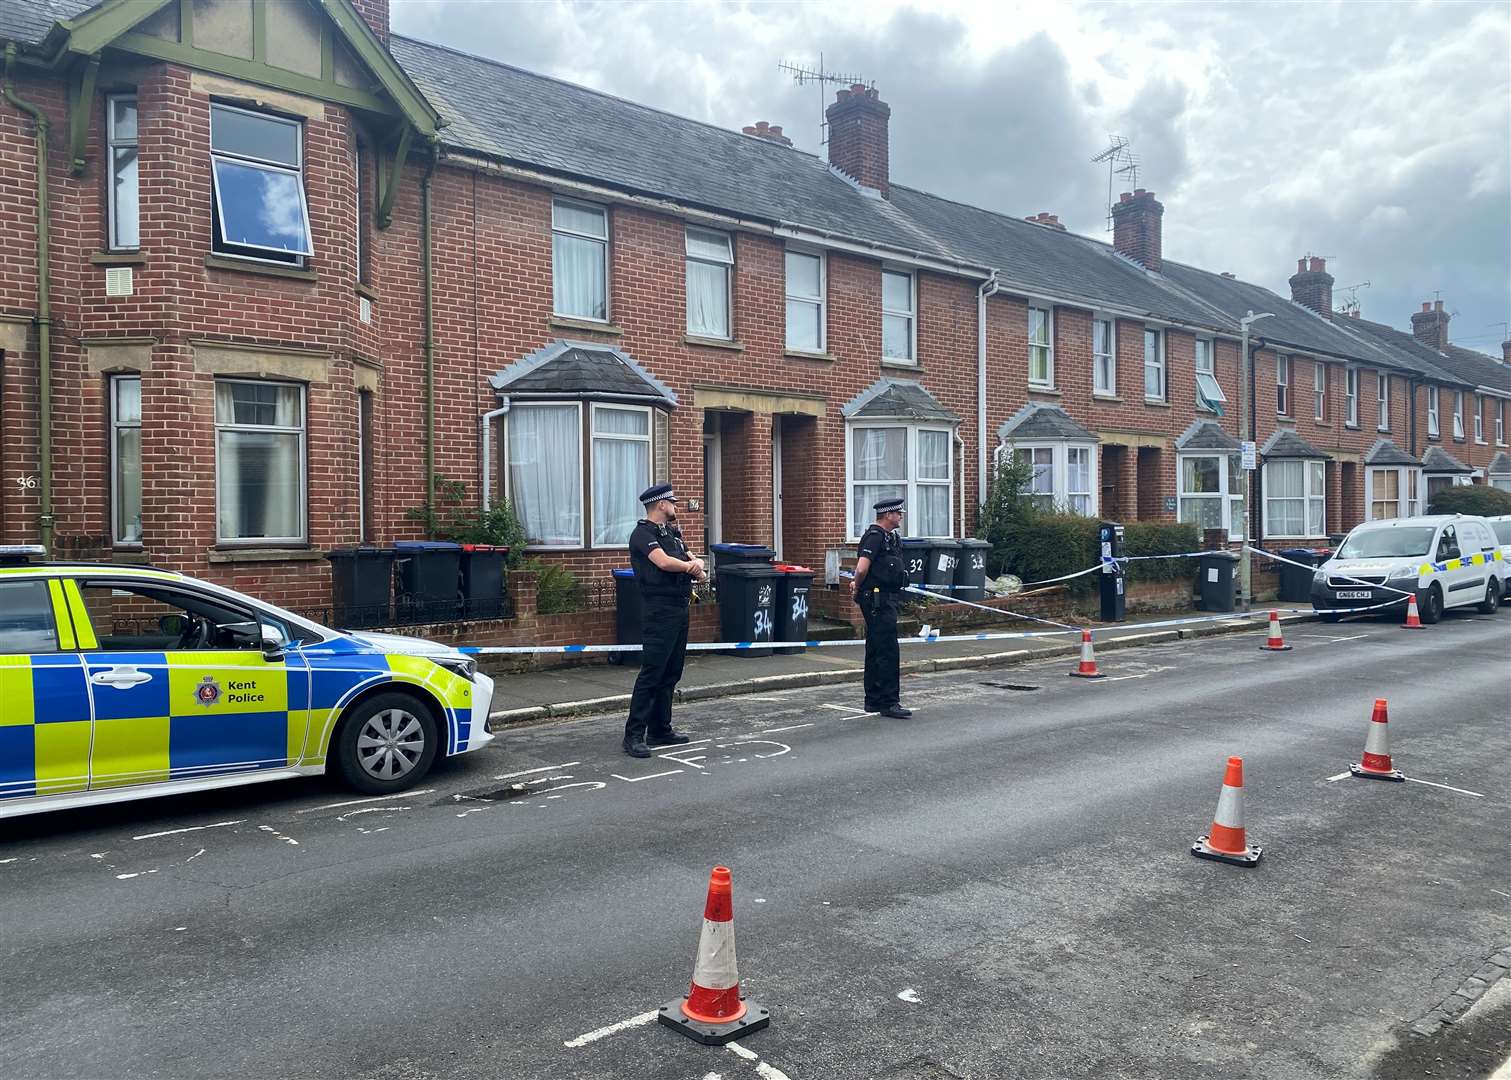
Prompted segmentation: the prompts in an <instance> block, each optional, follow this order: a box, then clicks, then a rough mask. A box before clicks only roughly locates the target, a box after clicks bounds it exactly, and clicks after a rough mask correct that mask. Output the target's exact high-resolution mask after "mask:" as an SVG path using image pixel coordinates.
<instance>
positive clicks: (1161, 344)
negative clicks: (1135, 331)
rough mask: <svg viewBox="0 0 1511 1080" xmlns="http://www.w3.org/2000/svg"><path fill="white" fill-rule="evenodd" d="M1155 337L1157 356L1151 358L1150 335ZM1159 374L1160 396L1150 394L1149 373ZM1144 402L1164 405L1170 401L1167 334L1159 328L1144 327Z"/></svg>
mask: <svg viewBox="0 0 1511 1080" xmlns="http://www.w3.org/2000/svg"><path fill="white" fill-rule="evenodd" d="M1150 334H1153V335H1154V352H1155V356H1154V358H1153V359H1152V360H1151V359H1150V358H1149V335H1150ZM1151 370H1153V371H1157V372H1159V391H1160V392H1159V396H1157V397H1156V396H1155V395H1153V394H1151V393H1149V372H1150V371H1151ZM1144 400H1145V401H1157V402H1160V403H1161V404H1163V403H1164V402H1166V401H1169V400H1170V380H1169V378H1168V377H1167V370H1166V364H1165V332H1164V330H1162V329H1160V328H1159V327H1157V326H1146V327H1144Z"/></svg>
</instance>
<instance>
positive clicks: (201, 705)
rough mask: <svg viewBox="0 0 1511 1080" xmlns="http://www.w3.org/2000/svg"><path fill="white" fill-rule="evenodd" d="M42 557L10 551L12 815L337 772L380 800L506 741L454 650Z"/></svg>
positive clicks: (5, 736)
mask: <svg viewBox="0 0 1511 1080" xmlns="http://www.w3.org/2000/svg"><path fill="white" fill-rule="evenodd" d="M40 554H41V549H40V548H30V547H28V548H0V818H4V817H10V816H14V815H17V814H27V813H34V812H37V811H41V810H54V809H63V808H67V807H77V806H87V805H92V804H97V803H110V802H120V801H123V800H127V799H141V798H147V797H149V796H152V795H170V794H176V793H181V792H187V791H204V790H207V789H211V788H221V787H231V786H234V785H237V784H250V783H257V782H259V781H265V780H281V779H286V778H290V777H295V776H312V775H318V774H321V773H324V772H326V771H332V772H335V773H337V774H339V775H340V776H341V778H342V779H343V780H345V781H346V782H347V783H348V784H350V785H351V786H352V787H354V788H356V789H357V790H359V791H362V792H366V793H368V794H375V795H383V794H388V793H390V792H397V791H402V790H404V789H405V788H407V787H409V786H411V785H413V784H414V783H416V782H417V781H419V780H420V778H421V777H423V776H424V775H425V773H426V772H427V771H428V770H429V769H430V767H431V765H432V764H433V763H434V761H435V759H436V758H437V757H440V756H445V755H452V754H461V753H466V752H468V751H472V750H477V749H480V748H481V747H483V746H486V745H487V744H488V743H489V742H490V741H491V740H492V738H493V736H492V735H491V734H490V733H489V732H488V727H487V717H488V706H489V704H490V703H491V701H492V698H493V680H491V679H489V678H488V677H487V676H486V675H483V674H480V673H479V672H478V671H477V665H476V663H475V661H473V660H472V659H471V658H470V657H467V656H464V655H462V654H461V653H459V652H457V651H456V650H454V649H451V648H448V647H446V646H444V645H440V644H437V643H435V642H431V641H425V640H422V639H418V638H407V637H398V636H394V635H388V634H369V633H345V632H341V631H336V630H330V629H327V628H326V627H323V626H320V625H318V624H315V623H312V622H310V621H308V620H307V619H302V618H300V617H298V616H297V615H294V614H293V613H292V612H288V611H283V610H281V609H280V608H276V607H273V606H272V605H269V604H265V603H262V602H260V601H258V600H254V599H252V598H251V597H249V596H245V595H243V594H242V593H239V592H235V591H233V590H231V589H226V588H223V587H221V586H219V585H214V584H211V583H209V582H206V581H198V580H195V579H193V578H190V577H186V576H185V575H182V574H177V573H172V572H169V571H165V570H156V569H150V568H147V567H130V566H115V565H91V564H82V563H81V564H64V563H45V562H36V561H32V560H33V559H35V558H36V557H37V556H38V555H40Z"/></svg>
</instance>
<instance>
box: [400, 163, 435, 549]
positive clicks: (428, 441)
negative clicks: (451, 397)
mask: <svg viewBox="0 0 1511 1080" xmlns="http://www.w3.org/2000/svg"><path fill="white" fill-rule="evenodd" d="M437 157H438V154H437V152H436V145H435V143H434V142H432V143H431V146H430V161H429V162H428V163H427V164H426V166H425V173H424V175H423V176H421V177H420V277H421V279H422V282H423V291H424V305H425V520H426V521H427V522H428V523H430V524H431V525H432V526H433V525H434V522H435V513H436V509H435V275H434V271H433V269H432V266H431V254H432V253H431V222H430V180H431V177H433V176H434V175H435V165H436V160H437ZM403 167H404V162H402V161H397V162H394V168H395V169H402V168H403ZM427 531H428V530H427ZM432 539H433V537H432Z"/></svg>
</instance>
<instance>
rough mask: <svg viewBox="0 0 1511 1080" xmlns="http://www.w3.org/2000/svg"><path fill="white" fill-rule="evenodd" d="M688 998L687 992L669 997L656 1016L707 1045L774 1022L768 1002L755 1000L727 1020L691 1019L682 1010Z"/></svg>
mask: <svg viewBox="0 0 1511 1080" xmlns="http://www.w3.org/2000/svg"><path fill="white" fill-rule="evenodd" d="M741 1000H744V999H743V998H742V999H741ZM686 1001H687V996H686V995H683V996H682V997H679V998H673V999H672V1000H671V1001H668V1002H667V1003H666V1004H665V1005H663V1006H661V1008H660V1009H658V1010H657V1012H656V1020H657V1021H658V1022H660V1023H662V1024H665V1025H666V1026H667V1027H669V1028H671V1029H673V1030H674V1031H680V1032H682V1034H684V1035H686V1036H687V1037H688V1038H689V1039H692V1040H693V1041H694V1042H700V1043H702V1044H703V1045H704V1046H723V1045H724V1044H725V1043H727V1042H733V1041H734V1040H735V1039H741V1038H744V1037H745V1036H746V1035H749V1034H750V1033H751V1032H752V1031H760V1030H761V1029H762V1028H765V1027H770V1026H771V1013H770V1012H769V1011H768V1010H767V1009H766V1007H765V1006H764V1005H757V1004H756V1003H755V1002H753V1001H747V1002H745V1015H744V1016H742V1017H740V1019H738V1020H735V1021H732V1022H730V1023H727V1024H705V1023H703V1022H702V1021H700V1020H691V1019H689V1018H688V1017H687V1015H686V1014H685V1013H684V1012H683V1011H682V1006H683V1004H684V1003H685V1002H686Z"/></svg>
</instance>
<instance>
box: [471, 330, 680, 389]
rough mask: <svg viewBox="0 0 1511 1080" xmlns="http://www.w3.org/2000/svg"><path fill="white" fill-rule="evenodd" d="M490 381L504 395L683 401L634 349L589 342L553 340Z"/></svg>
mask: <svg viewBox="0 0 1511 1080" xmlns="http://www.w3.org/2000/svg"><path fill="white" fill-rule="evenodd" d="M488 381H489V383H490V384H491V385H492V386H493V389H494V390H495V391H497V392H498V394H499V396H500V397H513V396H529V397H551V396H553V395H554V396H559V397H572V398H577V397H603V398H631V399H638V400H643V401H647V402H649V403H652V404H654V403H657V402H660V403H664V404H666V405H676V404H677V395H676V394H675V393H673V392H672V391H671V389H670V388H669V387H668V386H666V384H665V383H663V382H661V381H660V380H659V379H657V378H656V377H655V376H654V375H652V374H651V373H650V372H648V371H646V370H645V369H644V368H643V367H641V366H640V365H639V364H637V363H636V362H635V361H634V359H632V358H631V357H630V356H629V354H628V353H625V352H622V351H620V350H619V349H616V348H613V347H612V346H609V345H599V344H596V343H593V342H586V341H553V342H552V343H551V344H549V345H547V346H546V347H545V348H543V349H538V350H536V351H535V352H533V353H531V354H530V355H529V356H526V357H524V358H523V359H521V360H518V361H516V362H515V363H513V364H510V365H509V366H508V367H506V368H504V370H502V371H500V372H499V373H498V374H496V375H494V376H492V377H491V378H490V379H489V380H488Z"/></svg>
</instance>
